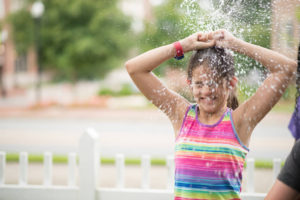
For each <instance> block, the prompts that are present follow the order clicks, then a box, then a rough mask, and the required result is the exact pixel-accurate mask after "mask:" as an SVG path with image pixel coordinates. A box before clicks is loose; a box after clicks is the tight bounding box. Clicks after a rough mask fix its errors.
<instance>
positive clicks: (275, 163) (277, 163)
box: [273, 158, 281, 183]
mask: <svg viewBox="0 0 300 200" xmlns="http://www.w3.org/2000/svg"><path fill="white" fill-rule="evenodd" d="M280 165H281V159H280V158H274V159H273V183H274V182H275V181H276V179H277V176H278V174H279V172H280V168H281V166H280Z"/></svg>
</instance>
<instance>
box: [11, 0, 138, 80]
mask: <svg viewBox="0 0 300 200" xmlns="http://www.w3.org/2000/svg"><path fill="white" fill-rule="evenodd" d="M32 2H33V1H32V0H30V1H27V2H26V4H25V5H26V6H25V7H24V9H22V10H19V11H18V12H15V13H13V14H12V15H11V16H10V18H9V22H10V23H11V24H12V29H13V40H14V42H15V44H16V48H17V51H18V53H19V54H24V53H25V52H27V51H28V48H29V47H30V46H32V45H33V42H34V32H33V30H34V22H33V19H32V17H31V15H30V12H29V9H28V8H29V7H30V4H31V3H32ZM43 3H44V5H45V13H44V15H43V17H42V21H41V27H40V38H41V49H42V53H41V54H42V55H41V62H42V65H43V67H44V68H47V69H48V70H51V71H52V72H54V74H55V78H56V79H58V80H61V79H67V80H71V81H72V82H76V81H77V80H79V79H94V78H99V77H103V76H105V75H106V74H107V72H109V71H110V70H112V69H113V68H115V67H117V66H119V65H120V64H121V62H122V58H124V57H125V56H126V55H127V52H128V48H130V45H131V44H132V42H130V41H131V39H132V34H131V32H130V31H131V30H130V22H131V20H130V18H128V17H127V16H125V15H124V14H123V13H122V12H121V11H120V10H119V9H118V7H117V3H118V0H103V1H94V0H64V1H61V0H51V1H46V0H44V1H43Z"/></svg>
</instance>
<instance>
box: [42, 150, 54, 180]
mask: <svg viewBox="0 0 300 200" xmlns="http://www.w3.org/2000/svg"><path fill="white" fill-rule="evenodd" d="M52 165H53V162H52V153H51V152H45V153H44V185H45V186H51V185H52Z"/></svg>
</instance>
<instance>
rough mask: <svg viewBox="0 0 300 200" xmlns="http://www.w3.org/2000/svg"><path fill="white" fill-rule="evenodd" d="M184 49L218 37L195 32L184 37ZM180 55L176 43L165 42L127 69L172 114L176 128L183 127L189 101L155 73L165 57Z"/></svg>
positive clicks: (205, 44) (129, 63) (204, 45)
mask: <svg viewBox="0 0 300 200" xmlns="http://www.w3.org/2000/svg"><path fill="white" fill-rule="evenodd" d="M180 44H181V47H182V50H183V52H188V51H191V50H195V49H203V48H208V47H211V46H213V45H214V41H208V40H207V39H206V38H202V35H201V33H195V34H193V35H191V36H189V37H187V38H185V39H183V40H180ZM175 55H176V48H175V46H174V45H173V44H169V45H166V46H162V47H159V48H156V49H153V50H150V51H148V52H146V53H143V54H141V55H139V56H137V57H135V58H132V59H131V60H129V61H127V62H126V64H125V66H126V69H127V71H128V73H129V75H130V77H131V78H132V80H133V81H134V83H135V84H136V86H137V87H138V88H139V90H140V91H141V92H142V93H143V94H144V95H145V96H146V97H147V98H148V99H149V100H150V101H151V102H152V103H153V104H154V105H155V106H157V107H158V108H159V109H161V110H162V111H163V112H164V113H166V114H167V116H168V117H169V118H170V120H171V122H172V124H173V126H174V129H175V131H176V130H179V129H180V126H181V122H182V120H183V117H184V113H185V111H186V109H187V107H188V106H189V102H188V101H187V100H185V99H184V98H183V97H181V96H180V95H178V94H177V93H175V92H173V91H171V90H169V89H168V88H167V87H166V86H165V85H164V84H163V83H162V82H161V81H160V80H159V79H158V78H157V77H156V76H155V75H154V74H153V73H152V70H154V69H155V68H156V67H158V66H159V65H160V64H161V63H163V62H164V61H166V60H168V59H171V58H173V57H174V56H175Z"/></svg>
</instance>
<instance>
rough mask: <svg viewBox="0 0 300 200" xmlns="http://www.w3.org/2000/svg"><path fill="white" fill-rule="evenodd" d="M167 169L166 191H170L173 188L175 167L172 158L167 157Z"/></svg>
mask: <svg viewBox="0 0 300 200" xmlns="http://www.w3.org/2000/svg"><path fill="white" fill-rule="evenodd" d="M167 168H168V180H167V189H168V190H172V189H173V188H174V181H175V180H174V179H175V177H174V173H175V165H174V156H167Z"/></svg>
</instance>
